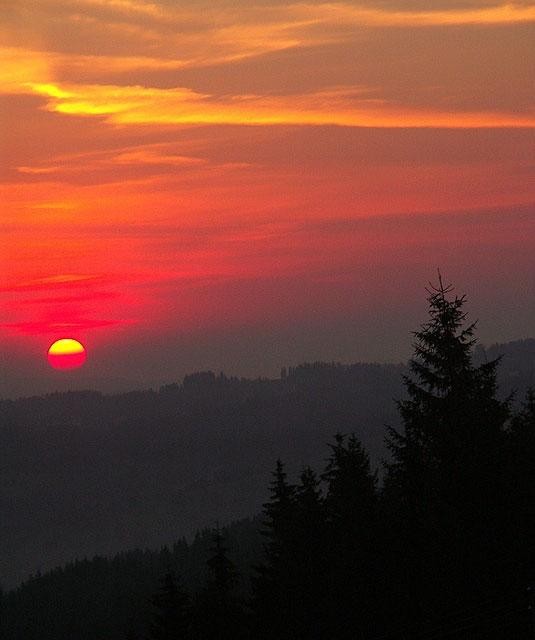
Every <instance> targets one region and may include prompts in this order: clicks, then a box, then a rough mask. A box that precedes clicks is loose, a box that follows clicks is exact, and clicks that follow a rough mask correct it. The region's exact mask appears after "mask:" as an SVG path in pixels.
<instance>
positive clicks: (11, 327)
mask: <svg viewBox="0 0 535 640" xmlns="http://www.w3.org/2000/svg"><path fill="white" fill-rule="evenodd" d="M431 4H432V7H431ZM1 13H2V20H1V23H0V105H1V107H0V118H1V123H2V132H1V134H0V135H1V138H0V154H1V157H0V172H1V178H0V179H1V185H0V201H1V202H2V216H1V219H0V229H1V240H0V242H1V245H0V267H1V274H0V278H1V279H0V309H1V315H0V347H1V362H0V396H4V397H10V396H17V395H31V394H34V393H42V392H45V391H53V390H55V389H66V388H82V387H84V388H85V387H94V388H101V389H103V390H114V389H120V388H121V389H122V388H125V389H126V388H130V387H149V386H155V385H156V386H157V385H159V384H163V383H165V382H172V381H174V380H177V379H180V378H181V377H182V376H183V375H184V374H185V373H188V372H191V371H195V370H206V369H214V370H216V371H218V370H223V371H226V372H227V373H229V374H233V375H276V374H277V373H278V371H279V370H280V368H281V367H282V366H287V365H292V364H297V363H299V362H302V361H311V360H328V361H331V360H336V361H342V362H353V361H358V360H363V361H364V360H366V361H370V360H372V361H400V360H404V359H406V358H407V357H408V356H409V355H410V352H411V333H410V332H411V331H412V330H414V329H416V328H417V327H418V325H419V324H420V323H421V322H423V321H424V320H425V315H426V301H425V297H426V292H425V287H426V285H427V284H428V282H429V280H431V281H436V273H437V268H440V269H441V271H442V273H443V274H444V277H445V279H446V280H447V281H448V282H452V283H453V284H454V285H455V286H456V289H457V291H458V292H459V293H466V294H467V298H468V310H469V312H470V314H471V318H473V319H475V318H479V336H480V338H481V339H482V341H483V342H485V343H487V344H489V343H494V342H504V341H507V340H513V339H518V338H524V337H529V336H535V260H534V258H533V255H535V74H534V73H533V69H534V67H535V64H534V63H535V47H534V46H533V43H534V42H535V3H534V2H528V1H524V2H509V3H498V2H490V1H489V2H487V1H485V0H483V1H475V0H472V1H470V0H467V1H465V0H437V1H436V2H433V3H429V2H424V1H423V0H375V1H372V0H362V2H314V1H308V2H306V1H304V2H285V1H283V0H253V1H251V0H248V1H245V0H232V1H231V0H218V2H213V1H212V2H208V1H206V2H204V1H199V0H190V2H188V3H185V2H183V3H179V2H176V1H171V0H158V1H154V2H145V1H143V0H76V2H72V1H71V0H39V2H35V1H34V0H31V1H30V0H2V2H1ZM59 338H73V339H76V340H80V341H81V342H82V343H83V344H84V345H85V347H86V349H87V355H88V357H87V361H86V364H85V365H84V366H83V367H82V368H81V369H79V370H77V371H74V372H73V371H69V372H66V371H54V370H53V369H51V367H50V366H49V365H48V363H47V360H46V352H47V349H48V346H49V345H50V344H51V343H52V342H53V341H54V340H56V339H59Z"/></svg>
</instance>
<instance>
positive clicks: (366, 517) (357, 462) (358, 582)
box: [323, 434, 378, 638]
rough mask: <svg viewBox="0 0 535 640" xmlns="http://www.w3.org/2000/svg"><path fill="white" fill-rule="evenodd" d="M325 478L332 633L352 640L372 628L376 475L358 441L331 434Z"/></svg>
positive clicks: (350, 437) (374, 613)
mask: <svg viewBox="0 0 535 640" xmlns="http://www.w3.org/2000/svg"><path fill="white" fill-rule="evenodd" d="M329 446H330V448H331V456H330V458H329V460H328V462H327V467H326V470H325V472H324V474H323V479H324V480H325V481H326V483H327V494H326V497H325V517H326V542H328V546H327V547H326V548H327V549H328V557H327V559H328V564H327V570H326V579H327V584H328V588H327V593H328V594H329V599H330V603H329V609H330V613H329V618H330V621H329V627H330V635H331V636H332V637H336V638H354V637H360V635H361V634H365V633H366V632H370V631H371V630H372V629H376V625H377V620H376V611H375V607H374V605H373V604H372V603H373V601H374V597H375V591H376V588H375V580H376V571H375V567H376V557H377V549H376V543H377V538H376V536H377V526H376V525H377V506H378V505H377V503H378V496H377V486H376V485H377V479H376V476H375V474H373V473H372V472H371V469H370V460H369V457H368V454H367V453H366V451H365V450H364V448H363V446H362V444H361V443H360V441H359V440H358V439H357V437H356V436H355V435H354V434H352V435H350V436H349V437H346V436H344V435H342V434H337V435H336V436H335V442H334V444H331V445H329Z"/></svg>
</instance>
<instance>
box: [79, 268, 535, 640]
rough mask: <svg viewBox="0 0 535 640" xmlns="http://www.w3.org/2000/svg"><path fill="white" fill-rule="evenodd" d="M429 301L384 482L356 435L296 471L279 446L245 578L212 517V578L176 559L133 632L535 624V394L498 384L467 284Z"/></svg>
mask: <svg viewBox="0 0 535 640" xmlns="http://www.w3.org/2000/svg"><path fill="white" fill-rule="evenodd" d="M428 301H429V318H428V320H427V322H426V323H425V324H423V325H422V326H421V327H420V329H419V330H418V331H416V332H415V333H414V355H413V358H412V359H411V361H410V366H409V373H408V374H407V375H405V376H404V384H405V387H406V392H407V394H406V398H405V399H404V400H401V401H399V402H398V410H399V414H400V417H401V427H400V428H393V427H389V428H388V429H387V434H386V441H387V448H388V452H389V455H388V457H387V459H386V460H385V461H384V464H383V469H382V473H381V478H380V481H379V477H378V474H377V471H373V470H372V468H371V465H370V459H369V456H368V453H367V451H366V450H365V448H364V447H363V445H362V443H361V442H360V441H359V439H358V438H357V437H356V436H355V435H353V434H347V435H345V434H341V433H338V434H337V435H336V436H335V437H334V439H333V442H332V443H331V444H330V445H329V451H328V457H327V460H326V462H325V465H324V468H323V469H322V470H321V471H319V472H317V471H315V470H314V469H312V468H310V467H305V468H303V469H302V470H301V472H300V475H299V477H298V479H297V480H296V481H290V479H289V476H288V474H287V471H286V467H285V465H284V463H283V462H282V461H280V460H279V461H277V464H276V468H275V470H274V472H273V477H272V482H271V484H270V495H269V500H268V501H267V502H266V504H265V505H264V510H263V517H262V524H261V533H262V537H263V552H262V554H261V555H259V556H258V560H257V561H256V562H255V563H254V566H253V567H251V570H250V576H251V583H250V588H248V589H243V588H242V587H240V584H242V583H240V580H239V572H238V568H237V566H236V564H235V562H233V561H232V560H231V559H230V557H229V554H228V549H227V546H226V541H225V537H224V536H223V534H222V531H221V530H220V529H219V528H216V529H215V530H214V531H213V532H212V535H211V547H210V549H209V553H208V561H207V579H206V582H205V585H204V587H202V588H201V589H199V590H197V591H195V592H192V591H191V590H188V589H186V588H185V586H184V584H183V583H182V581H181V577H180V575H177V574H176V572H174V571H172V570H171V569H170V570H168V571H165V572H164V574H163V576H162V578H161V585H160V588H159V590H158V591H157V592H155V593H154V594H153V596H152V598H151V599H150V600H151V608H150V610H148V617H147V620H146V625H145V627H144V629H140V628H139V627H138V628H132V629H128V630H125V636H126V637H128V638H129V640H134V639H135V638H137V639H138V640H141V639H143V640H145V639H146V638H151V639H152V640H171V639H172V640H178V639H180V638H184V639H192V640H193V639H206V640H209V639H214V640H226V639H229V640H230V639H231V638H232V639H237V640H239V639H240V638H243V639H244V640H245V639H258V640H263V639H268V638H269V639H277V640H285V639H287V640H291V639H295V640H297V639H300V640H308V639H310V640H313V639H318V640H319V639H339V640H345V639H348V640H349V639H354V638H355V639H362V640H388V639H391V640H395V639H399V640H401V639H406V640H413V639H414V640H434V639H438V638H466V639H468V638H470V639H473V640H505V639H510V638H518V639H519V640H522V639H524V638H526V639H527V638H532V637H533V635H534V634H535V618H534V617H533V616H534V613H533V612H534V609H533V607H534V606H535V600H534V597H533V589H534V588H535V585H534V583H535V394H534V393H533V392H532V391H529V392H528V394H527V396H526V398H525V400H524V402H523V404H522V406H521V408H520V409H515V408H514V405H513V396H509V397H507V398H505V399H502V398H500V397H499V396H498V389H497V371H498V367H499V358H498V359H494V360H491V361H487V362H482V363H476V362H475V361H474V357H473V356H474V349H475V347H476V344H477V341H476V338H475V329H476V325H475V323H468V322H467V316H466V313H465V310H464V306H465V302H466V301H465V298H464V296H457V295H455V294H454V292H453V290H452V288H451V287H450V286H445V285H444V284H443V282H442V280H441V279H440V280H439V283H438V285H437V286H436V287H430V289H429V297H428ZM125 636H123V637H125ZM72 637H75V636H72ZM110 637H111V636H110Z"/></svg>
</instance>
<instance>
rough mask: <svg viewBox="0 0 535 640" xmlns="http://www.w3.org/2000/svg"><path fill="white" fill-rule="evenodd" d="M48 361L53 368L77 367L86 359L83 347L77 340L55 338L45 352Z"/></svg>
mask: <svg viewBox="0 0 535 640" xmlns="http://www.w3.org/2000/svg"><path fill="white" fill-rule="evenodd" d="M47 357H48V362H49V364H50V366H52V367H54V369H63V370H65V369H77V368H78V367H81V366H82V365H83V364H84V362H85V361H86V358H87V354H86V351H85V347H84V346H83V344H82V343H80V342H78V340H73V339H72V338H63V339H61V340H56V342H54V343H53V344H52V345H51V346H50V348H49V349H48V353H47Z"/></svg>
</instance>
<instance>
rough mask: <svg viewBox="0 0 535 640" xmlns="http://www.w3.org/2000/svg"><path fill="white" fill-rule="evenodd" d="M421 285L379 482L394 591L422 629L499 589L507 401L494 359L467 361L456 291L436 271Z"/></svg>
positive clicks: (469, 327) (470, 327)
mask: <svg viewBox="0 0 535 640" xmlns="http://www.w3.org/2000/svg"><path fill="white" fill-rule="evenodd" d="M428 291H429V298H428V301H429V321H428V322H427V323H425V324H424V325H423V326H422V327H421V329H420V330H419V331H416V332H415V334H414V335H415V338H416V340H415V344H414V350H415V352H414V357H413V358H412V359H411V361H410V371H411V375H410V376H406V377H405V379H404V382H405V386H406V389H407V394H408V398H407V399H406V400H403V401H400V402H399V403H398V406H399V411H400V414H401V418H402V422H403V427H404V429H403V431H401V432H400V431H397V430H395V429H389V433H388V439H387V444H388V447H389V449H390V452H391V454H392V460H391V462H390V463H389V464H388V465H387V475H386V483H385V484H386V487H385V488H386V491H385V494H386V497H387V500H388V502H389V505H390V508H391V513H390V515H391V517H392V519H393V523H394V524H395V528H396V535H397V537H398V541H399V542H400V543H401V546H400V547H399V548H398V554H399V556H400V557H403V556H404V557H405V559H406V564H405V566H404V568H403V570H402V572H403V573H405V575H406V576H407V582H406V583H405V584H403V586H402V588H401V589H400V591H401V593H399V594H398V596H399V599H400V601H401V602H402V603H403V606H404V607H405V608H406V612H407V615H408V618H412V619H413V620H417V621H418V625H419V626H420V628H425V627H426V624H427V625H431V626H432V625H433V624H435V623H436V621H437V620H440V619H441V618H442V617H443V616H444V615H446V613H447V612H450V611H451V610H452V609H453V608H455V607H456V606H459V605H460V604H464V606H466V605H467V603H470V602H473V603H477V602H478V601H480V600H481V599H482V598H485V597H490V596H491V595H492V593H493V592H499V591H500V589H501V588H503V584H502V585H500V586H499V582H500V579H499V578H498V575H499V573H500V570H501V564H503V562H502V560H503V558H502V555H503V553H502V552H503V548H504V546H506V543H507V541H506V537H505V531H504V517H505V513H506V511H504V509H505V503H504V486H505V483H504V462H505V457H504V454H503V451H504V446H503V445H504V425H505V423H506V421H507V419H508V416H509V402H508V401H507V400H506V401H501V400H499V399H498V398H497V397H496V391H497V385H496V367H497V365H498V362H499V360H493V361H491V362H487V363H484V364H482V365H480V366H475V365H474V364H473V362H472V351H473V348H474V345H475V343H476V340H475V338H474V332H475V326H476V325H475V323H472V324H467V323H466V314H465V312H464V310H463V307H464V304H465V297H464V296H461V297H459V296H453V297H451V296H450V294H451V292H452V287H451V286H444V284H443V282H442V278H441V277H440V274H439V284H438V286H437V287H432V288H431V289H430V290H428ZM403 594H405V599H404V601H403ZM416 631H417V630H415V629H413V633H416ZM474 637H476V636H474Z"/></svg>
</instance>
